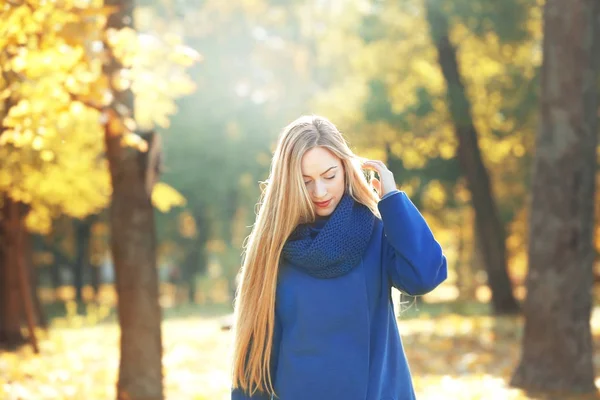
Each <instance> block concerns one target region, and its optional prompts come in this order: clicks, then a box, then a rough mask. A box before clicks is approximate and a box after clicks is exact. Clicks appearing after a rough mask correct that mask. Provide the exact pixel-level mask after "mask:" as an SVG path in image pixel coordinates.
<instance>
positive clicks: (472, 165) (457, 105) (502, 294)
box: [425, 0, 519, 314]
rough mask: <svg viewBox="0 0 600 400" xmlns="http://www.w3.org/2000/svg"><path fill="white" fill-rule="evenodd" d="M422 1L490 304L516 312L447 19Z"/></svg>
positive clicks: (433, 4)
mask: <svg viewBox="0 0 600 400" xmlns="http://www.w3.org/2000/svg"><path fill="white" fill-rule="evenodd" d="M425 4H426V8H427V20H428V23H429V29H430V32H431V37H432V39H433V42H434V45H435V47H436V49H437V53H438V62H439V65H440V68H441V70H442V74H443V76H444V79H445V81H446V86H447V94H446V97H447V100H448V107H449V110H450V116H451V118H452V122H453V124H454V131H455V133H456V136H457V139H458V159H459V162H460V165H461V168H462V170H463V173H464V175H465V177H466V180H467V186H468V188H469V191H470V193H471V199H472V204H473V207H474V209H475V223H476V226H477V232H476V233H477V234H478V235H479V238H480V240H481V247H482V250H483V256H484V259H485V267H486V272H487V279H488V286H489V287H490V290H491V292H492V306H493V309H494V312H495V313H496V314H511V313H516V312H518V311H519V305H518V303H517V301H516V299H515V297H514V295H513V292H512V285H511V281H510V278H509V276H508V272H507V261H506V243H505V242H506V237H505V236H506V234H505V232H504V226H503V224H502V221H501V220H500V217H499V213H498V209H497V207H496V203H495V201H494V196H493V194H492V188H491V185H490V179H489V176H488V173H487V170H486V168H485V165H484V164H483V160H482V158H481V153H480V151H479V144H478V142H477V130H476V128H475V125H474V124H473V118H472V115H471V104H470V103H469V99H468V98H467V95H466V93H465V87H464V84H463V82H462V79H461V75H460V71H459V67H458V62H457V57H456V48H455V47H454V46H453V45H452V43H451V42H450V38H449V27H448V19H447V17H446V15H445V14H444V10H443V9H441V8H440V5H439V1H435V0H425Z"/></svg>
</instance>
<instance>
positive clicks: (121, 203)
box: [104, 0, 163, 400]
mask: <svg viewBox="0 0 600 400" xmlns="http://www.w3.org/2000/svg"><path fill="white" fill-rule="evenodd" d="M106 5H107V6H109V7H111V6H112V7H115V8H116V9H117V11H116V12H115V13H114V14H112V15H111V16H110V17H109V19H108V28H114V29H122V28H125V27H133V8H134V1H133V0H121V1H120V0H108V1H107V2H106ZM122 68H123V66H122V65H121V64H120V63H119V61H118V60H117V59H116V58H115V57H114V55H111V57H110V59H109V61H108V63H107V64H106V65H105V68H104V73H105V74H106V75H107V76H109V77H112V76H114V75H115V74H117V73H118V72H119V71H120V69H122ZM113 94H114V96H115V97H114V101H113V104H112V105H111V109H110V110H109V111H107V112H108V119H109V121H108V123H107V125H106V131H105V138H106V154H107V158H108V162H109V170H110V175H111V180H112V187H113V194H112V203H111V209H110V217H109V218H110V232H111V249H112V256H113V261H114V265H115V276H116V289H117V294H118V313H119V325H120V328H121V343H120V348H121V358H120V363H119V378H118V383H117V398H118V399H119V400H125V399H127V400H162V399H163V373H162V338H161V325H160V324H161V309H160V306H159V303H158V298H159V292H158V290H159V288H158V271H157V268H156V232H155V226H154V209H153V206H152V203H151V193H152V186H153V183H154V178H155V176H154V175H153V174H152V173H150V172H152V171H151V170H152V168H153V165H152V164H153V160H152V159H149V155H151V154H154V150H153V146H154V144H155V143H156V140H155V137H154V136H152V135H151V136H150V138H149V139H150V140H149V146H148V147H149V149H148V151H147V152H144V153H142V152H140V151H138V150H136V149H134V148H131V147H123V146H122V145H121V135H122V134H123V130H122V129H123V128H122V124H121V123H119V120H120V119H122V118H124V117H132V116H133V101H134V100H133V94H132V92H131V91H130V90H123V91H118V90H116V89H114V88H113ZM124 110H125V111H124ZM124 114H128V115H124Z"/></svg>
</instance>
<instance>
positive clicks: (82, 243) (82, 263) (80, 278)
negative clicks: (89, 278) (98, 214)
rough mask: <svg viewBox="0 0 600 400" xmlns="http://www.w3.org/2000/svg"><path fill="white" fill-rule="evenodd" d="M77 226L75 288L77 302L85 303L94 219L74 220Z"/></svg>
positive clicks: (74, 266) (74, 268)
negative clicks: (84, 292)
mask: <svg viewBox="0 0 600 400" xmlns="http://www.w3.org/2000/svg"><path fill="white" fill-rule="evenodd" d="M73 223H74V224H75V243H76V245H75V262H74V263H73V286H74V287H75V300H76V301H77V303H83V286H84V285H85V272H86V271H88V270H89V268H90V238H91V235H92V223H93V219H92V218H91V217H87V218H85V219H84V220H74V221H73Z"/></svg>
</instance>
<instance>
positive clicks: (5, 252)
mask: <svg viewBox="0 0 600 400" xmlns="http://www.w3.org/2000/svg"><path fill="white" fill-rule="evenodd" d="M10 203H11V201H10V200H9V199H8V197H6V196H5V197H4V198H3V199H2V204H1V207H0V347H1V348H6V349H15V348H17V347H18V346H20V345H22V344H24V343H25V342H26V340H25V337H24V336H23V334H22V333H21V317H22V313H21V298H20V293H19V274H18V271H17V269H16V268H15V267H16V263H15V262H14V260H13V259H14V257H13V255H14V252H13V251H11V248H12V247H13V246H14V235H11V234H10V232H11V229H10V220H9V219H10V218H9V217H10V208H11V207H10Z"/></svg>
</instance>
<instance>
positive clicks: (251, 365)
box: [232, 116, 379, 395]
mask: <svg viewBox="0 0 600 400" xmlns="http://www.w3.org/2000/svg"><path fill="white" fill-rule="evenodd" d="M317 146H321V147H324V148H326V149H327V150H329V151H331V152H332V153H333V154H335V155H336V156H337V157H338V158H340V160H341V161H342V165H343V169H344V175H345V185H346V192H347V193H348V194H349V195H350V196H352V197H353V198H354V199H355V200H356V201H358V202H359V203H362V204H364V205H365V206H367V207H368V208H369V209H370V210H371V211H372V212H373V214H374V215H376V216H377V217H379V213H378V211H377V201H378V197H377V195H376V194H375V192H374V190H373V188H372V186H371V185H370V184H369V182H368V180H367V176H368V177H370V176H371V175H370V174H371V173H370V172H368V173H367V174H368V175H367V176H365V173H364V172H363V170H362V169H361V163H362V161H363V160H362V159H361V158H360V157H358V156H356V155H355V154H354V153H353V152H352V150H350V148H349V147H348V144H347V142H346V140H345V139H344V137H343V136H342V134H341V133H340V131H339V130H338V129H337V128H336V127H335V125H333V124H332V123H331V122H330V121H329V120H327V119H326V118H323V117H319V116H302V117H300V118H298V119H297V120H295V121H293V122H292V123H290V124H289V125H288V126H287V127H285V128H284V130H283V131H282V132H281V134H280V136H279V140H278V143H277V147H276V149H275V153H274V155H273V160H272V163H271V171H270V175H269V178H268V180H267V181H266V182H264V186H263V190H262V194H261V196H260V200H259V203H258V212H257V217H256V222H255V224H254V226H253V229H252V232H251V233H250V236H249V237H248V238H247V242H246V246H245V251H244V256H243V263H242V268H241V272H240V273H241V279H240V286H239V288H238V291H237V295H236V299H235V313H234V314H235V338H234V353H233V377H232V381H233V387H234V388H240V389H242V390H243V391H245V392H246V393H250V394H254V393H255V392H256V391H262V392H267V393H269V394H270V395H274V394H275V389H274V386H273V380H272V378H271V371H270V359H271V350H272V348H273V340H272V336H273V331H274V325H275V293H276V288H277V275H278V270H279V258H280V255H281V251H282V249H283V246H284V244H285V241H286V240H287V238H288V237H289V235H290V234H291V233H292V232H293V230H294V228H296V226H297V225H298V224H301V223H307V222H313V221H314V220H315V212H314V209H313V207H312V202H311V201H310V195H309V193H308V190H307V189H306V185H305V184H304V180H303V178H302V167H301V162H302V157H303V155H304V154H305V153H306V152H307V151H308V150H310V149H312V148H314V147H317Z"/></svg>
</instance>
